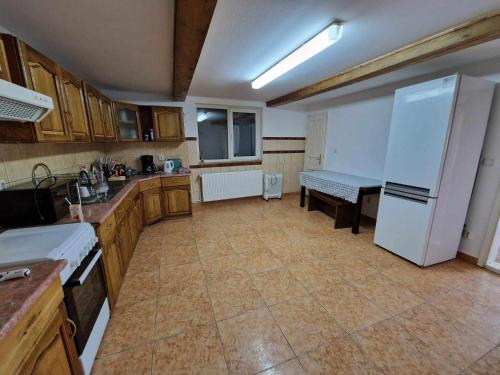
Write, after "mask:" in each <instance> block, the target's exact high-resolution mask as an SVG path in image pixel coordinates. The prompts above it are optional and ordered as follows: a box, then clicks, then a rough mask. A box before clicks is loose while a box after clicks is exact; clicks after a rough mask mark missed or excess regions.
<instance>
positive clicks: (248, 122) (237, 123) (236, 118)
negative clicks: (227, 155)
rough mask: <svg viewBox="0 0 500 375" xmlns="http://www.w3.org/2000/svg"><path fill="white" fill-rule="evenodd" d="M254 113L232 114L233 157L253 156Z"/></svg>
mask: <svg viewBox="0 0 500 375" xmlns="http://www.w3.org/2000/svg"><path fill="white" fill-rule="evenodd" d="M255 127H256V124H255V113H249V112H233V153H234V156H235V157H242V156H255Z"/></svg>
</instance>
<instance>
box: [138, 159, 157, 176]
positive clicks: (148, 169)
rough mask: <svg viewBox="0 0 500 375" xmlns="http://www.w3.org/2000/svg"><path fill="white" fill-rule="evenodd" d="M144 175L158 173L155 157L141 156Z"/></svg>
mask: <svg viewBox="0 0 500 375" xmlns="http://www.w3.org/2000/svg"><path fill="white" fill-rule="evenodd" d="M141 164H142V172H141V173H142V174H153V173H155V171H156V166H155V163H153V155H141Z"/></svg>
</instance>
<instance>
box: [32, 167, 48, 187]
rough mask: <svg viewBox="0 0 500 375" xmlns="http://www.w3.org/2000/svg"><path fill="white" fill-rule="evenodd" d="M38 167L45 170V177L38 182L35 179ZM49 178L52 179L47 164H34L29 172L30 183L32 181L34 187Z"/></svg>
mask: <svg viewBox="0 0 500 375" xmlns="http://www.w3.org/2000/svg"><path fill="white" fill-rule="evenodd" d="M38 167H41V168H43V169H44V170H45V173H46V176H45V177H43V178H41V179H40V180H39V179H37V178H36V170H37V169H38ZM50 177H52V172H51V171H50V169H49V167H48V166H47V164H44V163H38V164H35V166H34V167H33V169H32V170H31V181H33V183H34V184H35V185H38V184H39V183H40V182H41V181H43V180H45V179H46V178H50Z"/></svg>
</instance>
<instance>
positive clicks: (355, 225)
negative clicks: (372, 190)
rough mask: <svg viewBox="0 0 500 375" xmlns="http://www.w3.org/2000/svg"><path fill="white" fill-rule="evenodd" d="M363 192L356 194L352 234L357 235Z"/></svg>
mask: <svg viewBox="0 0 500 375" xmlns="http://www.w3.org/2000/svg"><path fill="white" fill-rule="evenodd" d="M363 196H364V193H363V192H361V191H360V192H359V193H358V201H357V202H356V208H355V210H354V221H353V223H352V233H353V234H358V233H359V222H360V221H361V208H362V206H363Z"/></svg>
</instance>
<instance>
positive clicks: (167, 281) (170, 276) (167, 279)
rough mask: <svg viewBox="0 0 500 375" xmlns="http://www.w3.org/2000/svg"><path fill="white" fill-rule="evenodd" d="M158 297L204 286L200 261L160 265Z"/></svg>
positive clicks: (203, 274)
mask: <svg viewBox="0 0 500 375" xmlns="http://www.w3.org/2000/svg"><path fill="white" fill-rule="evenodd" d="M158 284H159V285H158V295H159V296H160V297H163V296H167V295H170V294H179V293H181V292H183V291H184V290H187V289H200V288H202V289H204V288H206V277H205V272H204V271H203V269H202V267H201V264H200V262H196V263H188V264H183V265H180V266H173V267H161V268H160V281H159V283H158Z"/></svg>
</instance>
